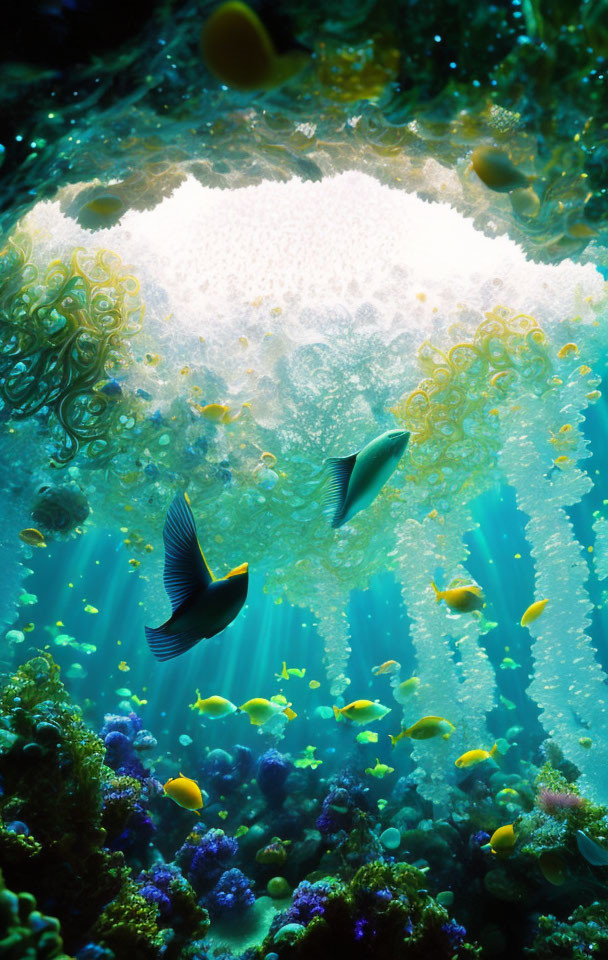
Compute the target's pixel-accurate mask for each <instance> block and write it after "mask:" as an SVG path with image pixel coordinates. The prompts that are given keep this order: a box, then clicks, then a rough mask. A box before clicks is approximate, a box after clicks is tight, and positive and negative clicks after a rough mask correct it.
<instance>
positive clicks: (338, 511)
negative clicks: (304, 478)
mask: <svg viewBox="0 0 608 960" xmlns="http://www.w3.org/2000/svg"><path fill="white" fill-rule="evenodd" d="M409 438H410V435H409V433H408V432H407V431H406V430H389V431H387V433H383V434H382V435H381V436H379V437H376V439H375V440H372V441H371V443H368V444H367V445H366V446H365V447H363V448H362V449H361V450H359V452H358V453H353V454H351V456H350V457H331V458H330V459H329V460H326V464H327V467H328V469H329V473H330V476H331V487H330V492H329V495H328V497H327V502H326V505H327V507H328V508H330V509H331V510H332V511H333V518H332V521H331V525H332V527H334V528H336V527H341V526H343V524H345V523H348V521H349V520H352V518H353V517H354V516H355V514H357V513H359V511H360V510H364V509H365V508H366V507H369V505H370V504H371V503H372V502H373V501H374V500H375V499H376V497H377V496H378V494H379V493H380V490H381V489H382V487H383V486H384V484H385V483H386V481H387V480H388V479H389V477H390V476H391V474H392V473H393V471H394V470H395V468H396V467H397V464H398V463H399V461H400V460H401V457H402V456H403V454H404V452H405V448H406V446H407V442H408V440H409Z"/></svg>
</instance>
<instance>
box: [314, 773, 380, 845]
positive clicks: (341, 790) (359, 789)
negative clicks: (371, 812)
mask: <svg viewBox="0 0 608 960" xmlns="http://www.w3.org/2000/svg"><path fill="white" fill-rule="evenodd" d="M366 794H367V791H366V788H365V787H364V786H363V784H362V783H361V781H360V780H357V779H356V778H355V777H353V776H352V775H351V774H349V773H341V774H339V775H338V776H337V777H335V778H334V780H333V782H332V786H331V788H330V790H329V793H328V794H327V796H326V797H325V799H324V800H323V806H322V809H321V813H320V815H319V817H318V819H317V828H318V829H319V830H320V831H321V833H322V834H324V835H325V836H330V835H331V834H335V833H338V832H339V831H340V830H345V831H349V830H351V829H352V827H353V826H354V824H355V821H356V819H357V814H358V812H359V811H363V812H364V811H366V810H367V809H368V807H369V804H368V800H367V795H366Z"/></svg>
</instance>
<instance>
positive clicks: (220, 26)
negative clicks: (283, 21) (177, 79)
mask: <svg viewBox="0 0 608 960" xmlns="http://www.w3.org/2000/svg"><path fill="white" fill-rule="evenodd" d="M200 50H201V55H202V58H203V60H204V62H205V64H206V65H207V67H208V68H209V70H210V71H211V73H213V74H215V76H216V77H217V78H218V80H219V81H220V82H221V83H224V84H226V86H228V87H234V88H235V89H236V90H271V89H272V88H273V87H278V86H280V85H281V84H282V83H284V82H285V81H286V80H288V79H289V77H291V76H293V74H295V73H298V72H299V71H300V70H301V69H302V68H303V67H304V66H305V64H306V63H307V62H308V60H309V57H308V54H307V53H305V52H304V51H302V50H293V51H291V52H288V53H281V54H279V53H277V50H276V48H275V45H274V43H273V41H272V37H271V36H270V34H269V33H268V30H267V29H266V27H265V26H264V24H263V23H262V21H261V20H260V18H259V17H258V15H257V13H256V12H255V11H254V10H252V9H251V7H249V6H248V5H247V4H246V3H242V2H240V0H229V2H228V3H222V4H221V5H220V6H219V7H217V8H216V9H215V10H214V11H213V13H212V14H211V16H210V17H209V18H208V20H207V21H206V23H205V25H204V26H203V30H202V33H201V39H200Z"/></svg>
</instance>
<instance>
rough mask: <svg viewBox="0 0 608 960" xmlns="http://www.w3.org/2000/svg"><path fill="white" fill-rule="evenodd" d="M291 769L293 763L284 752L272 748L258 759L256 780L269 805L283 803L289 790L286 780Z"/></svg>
mask: <svg viewBox="0 0 608 960" xmlns="http://www.w3.org/2000/svg"><path fill="white" fill-rule="evenodd" d="M290 771H291V763H290V761H289V760H288V759H287V757H286V756H284V754H282V753H279V751H278V750H275V749H274V748H271V749H270V750H267V751H266V753H263V754H262V756H261V757H260V758H259V760H258V768H257V775H256V780H257V783H258V787H259V788H260V790H261V791H262V793H263V794H264V799H265V800H266V803H267V804H268V806H269V807H272V808H277V807H281V806H282V805H283V802H284V800H285V797H286V796H287V791H286V789H285V782H286V780H287V777H288V776H289V774H290Z"/></svg>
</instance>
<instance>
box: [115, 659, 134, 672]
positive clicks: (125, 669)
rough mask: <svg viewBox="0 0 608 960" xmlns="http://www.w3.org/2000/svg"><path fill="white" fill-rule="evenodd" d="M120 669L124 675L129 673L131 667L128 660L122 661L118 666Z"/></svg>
mask: <svg viewBox="0 0 608 960" xmlns="http://www.w3.org/2000/svg"><path fill="white" fill-rule="evenodd" d="M118 669H119V670H121V671H122V673H128V671H129V670H130V669H131V667H130V666H129V664H128V663H127V661H126V660H121V661H120V663H119V664H118Z"/></svg>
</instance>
